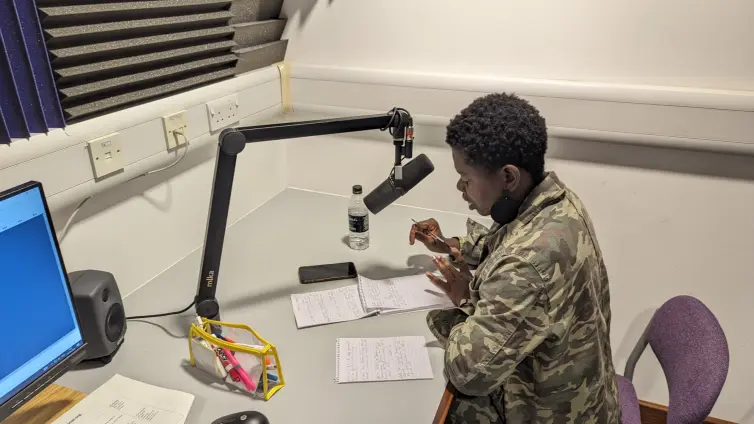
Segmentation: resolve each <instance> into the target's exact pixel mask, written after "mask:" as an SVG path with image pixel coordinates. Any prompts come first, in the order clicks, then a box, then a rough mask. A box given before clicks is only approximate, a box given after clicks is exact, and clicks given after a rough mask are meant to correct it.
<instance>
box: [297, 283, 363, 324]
mask: <svg viewBox="0 0 754 424" xmlns="http://www.w3.org/2000/svg"><path fill="white" fill-rule="evenodd" d="M291 303H292V304H293V315H294V316H295V317H296V326H297V327H298V328H306V327H313V326H315V325H323V324H331V323H334V322H343V321H353V320H356V319H359V318H364V317H366V316H369V315H374V313H371V314H370V313H369V312H367V311H366V310H364V306H363V305H362V304H361V299H359V290H358V288H357V286H355V285H351V286H346V287H342V288H339V289H333V290H325V291H318V292H312V293H301V294H292V295H291Z"/></svg>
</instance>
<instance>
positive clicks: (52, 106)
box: [14, 0, 65, 128]
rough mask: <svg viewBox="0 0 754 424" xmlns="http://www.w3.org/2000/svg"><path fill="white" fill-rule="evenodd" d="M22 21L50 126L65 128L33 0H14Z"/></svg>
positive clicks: (33, 70) (48, 125)
mask: <svg viewBox="0 0 754 424" xmlns="http://www.w3.org/2000/svg"><path fill="white" fill-rule="evenodd" d="M14 3H15V5H16V11H17V12H18V17H19V20H20V22H21V31H22V32H23V36H24V40H26V50H27V52H28V54H29V58H30V59H31V60H30V63H31V69H32V72H33V74H34V80H35V82H36V84H37V92H38V93H39V98H40V99H41V101H42V103H41V106H42V113H43V115H44V119H45V121H46V123H47V127H48V128H63V127H64V126H65V119H64V118H63V110H62V109H61V108H60V101H59V99H58V92H57V90H55V79H54V77H53V75H52V69H51V67H50V58H49V56H48V54H47V48H46V47H45V40H44V35H43V34H42V27H41V26H40V22H39V16H38V15H37V9H36V7H35V6H34V1H33V0H14Z"/></svg>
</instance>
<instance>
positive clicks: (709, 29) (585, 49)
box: [283, 0, 754, 90]
mask: <svg viewBox="0 0 754 424" xmlns="http://www.w3.org/2000/svg"><path fill="white" fill-rule="evenodd" d="M283 14H284V15H286V16H288V17H289V18H290V19H291V20H290V21H289V24H288V27H287V28H286V32H285V34H284V37H285V38H288V39H290V44H289V45H288V55H287V60H292V61H296V62H298V63H306V64H315V65H327V66H343V67H365V68H370V69H392V70H400V71H419V72H445V73H460V74H473V75H505V76H509V77H525V78H541V79H557V80H576V81H592V82H595V81H599V82H618V83H627V84H650V85H669V86H688V87H707V88H716V89H735V90H752V89H754V49H752V48H751V42H750V40H752V39H754V27H752V25H751V24H750V22H751V19H752V16H754V3H752V2H751V1H748V0H729V1H725V2H715V1H708V0H665V1H661V2H658V1H654V0H618V1H611V2H599V1H594V0H572V1H568V2H558V1H549V2H521V1H512V0H487V1H482V0H474V1H466V2H458V1H452V2H451V1H448V0H446V1H437V0H411V1H403V0H380V1H370V0H286V1H285V4H284V7H283Z"/></svg>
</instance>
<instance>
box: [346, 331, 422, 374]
mask: <svg viewBox="0 0 754 424" xmlns="http://www.w3.org/2000/svg"><path fill="white" fill-rule="evenodd" d="M335 355H336V356H335V357H336V360H335V382H336V383H357V382H358V383H360V382H368V381H394V380H431V379H432V378H434V376H433V374H432V365H431V364H430V362H429V352H428V351H427V347H426V341H425V339H424V337H423V336H415V337H413V336H412V337H385V338H374V339H360V338H359V339H337V341H336V346H335Z"/></svg>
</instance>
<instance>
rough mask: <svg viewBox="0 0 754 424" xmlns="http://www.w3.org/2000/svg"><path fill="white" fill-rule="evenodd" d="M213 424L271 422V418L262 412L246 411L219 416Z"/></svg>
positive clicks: (261, 423) (265, 423) (259, 423)
mask: <svg viewBox="0 0 754 424" xmlns="http://www.w3.org/2000/svg"><path fill="white" fill-rule="evenodd" d="M212 424H270V420H268V419H267V417H265V416H264V414H262V413H261V412H257V411H246V412H239V413H236V414H230V415H226V416H224V417H222V418H218V419H216V420H215V421H212Z"/></svg>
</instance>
